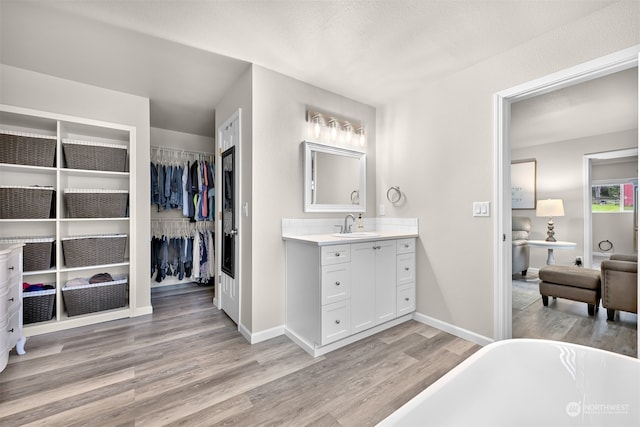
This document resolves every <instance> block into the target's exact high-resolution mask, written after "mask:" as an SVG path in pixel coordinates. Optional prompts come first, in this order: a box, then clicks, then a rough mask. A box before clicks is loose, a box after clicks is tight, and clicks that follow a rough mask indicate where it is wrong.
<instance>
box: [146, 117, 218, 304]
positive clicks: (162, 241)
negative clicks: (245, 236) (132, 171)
mask: <svg viewBox="0 0 640 427" xmlns="http://www.w3.org/2000/svg"><path fill="white" fill-rule="evenodd" d="M214 147H215V141H214V139H213V138H211V137H205V136H199V135H193V134H186V133H181V132H176V131H170V130H165V129H158V128H151V146H150V160H151V162H150V171H149V173H150V183H151V185H150V194H149V203H150V204H151V214H150V216H151V221H150V236H151V241H150V250H151V254H150V255H151V265H150V267H151V268H150V272H149V280H150V287H151V290H152V292H157V291H159V290H160V289H161V288H164V287H167V286H174V285H179V286H184V287H185V288H188V287H191V286H207V287H210V289H211V293H212V298H213V297H214V290H215V282H216V280H215V279H216V252H215V216H216V208H215V206H216V200H215V198H216V185H215V176H216V171H215V167H216V164H215V155H214Z"/></svg>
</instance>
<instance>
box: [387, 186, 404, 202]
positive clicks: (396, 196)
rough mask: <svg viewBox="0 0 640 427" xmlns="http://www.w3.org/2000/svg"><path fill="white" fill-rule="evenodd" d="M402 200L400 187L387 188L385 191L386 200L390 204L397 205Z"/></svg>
mask: <svg viewBox="0 0 640 427" xmlns="http://www.w3.org/2000/svg"><path fill="white" fill-rule="evenodd" d="M401 198H402V192H401V191H400V187H398V186H395V187H389V189H388V190H387V200H388V201H390V202H391V203H398V202H399V201H400V199H401Z"/></svg>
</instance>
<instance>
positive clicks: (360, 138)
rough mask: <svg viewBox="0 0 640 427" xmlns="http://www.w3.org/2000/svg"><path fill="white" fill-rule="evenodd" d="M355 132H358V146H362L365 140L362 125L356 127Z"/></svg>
mask: <svg viewBox="0 0 640 427" xmlns="http://www.w3.org/2000/svg"><path fill="white" fill-rule="evenodd" d="M356 133H357V134H358V142H359V143H360V146H362V147H364V144H365V142H366V137H365V135H364V128H363V127H360V128H358V131H357V132H356Z"/></svg>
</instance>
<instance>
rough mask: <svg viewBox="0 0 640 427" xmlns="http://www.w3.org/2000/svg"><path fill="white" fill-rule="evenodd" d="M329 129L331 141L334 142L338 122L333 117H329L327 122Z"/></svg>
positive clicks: (336, 136) (336, 135)
mask: <svg viewBox="0 0 640 427" xmlns="http://www.w3.org/2000/svg"><path fill="white" fill-rule="evenodd" d="M329 129H331V132H330V136H331V140H332V141H335V140H336V139H338V121H337V120H336V119H335V117H331V120H329Z"/></svg>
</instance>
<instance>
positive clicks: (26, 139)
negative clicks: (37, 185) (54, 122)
mask: <svg viewBox="0 0 640 427" xmlns="http://www.w3.org/2000/svg"><path fill="white" fill-rule="evenodd" d="M55 156H56V137H55V136H48V135H35V134H29V133H22V132H13V131H8V130H0V163H11V164H16V165H29V166H46V167H53V165H54V162H55Z"/></svg>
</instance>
